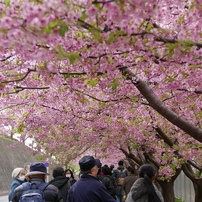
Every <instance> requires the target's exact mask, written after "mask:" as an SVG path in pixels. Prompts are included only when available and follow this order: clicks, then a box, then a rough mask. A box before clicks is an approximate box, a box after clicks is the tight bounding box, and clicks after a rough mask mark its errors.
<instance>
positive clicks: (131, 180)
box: [123, 174, 137, 196]
mask: <svg viewBox="0 0 202 202" xmlns="http://www.w3.org/2000/svg"><path fill="white" fill-rule="evenodd" d="M136 180H137V177H136V176H135V174H130V175H128V176H127V177H125V178H124V182H123V189H124V191H125V194H126V196H127V195H128V193H129V192H130V188H131V187H132V186H133V183H134V182H135V181H136Z"/></svg>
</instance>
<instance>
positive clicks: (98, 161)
mask: <svg viewBox="0 0 202 202" xmlns="http://www.w3.org/2000/svg"><path fill="white" fill-rule="evenodd" d="M95 162H96V165H97V167H98V168H101V167H102V163H101V162H100V159H95Z"/></svg>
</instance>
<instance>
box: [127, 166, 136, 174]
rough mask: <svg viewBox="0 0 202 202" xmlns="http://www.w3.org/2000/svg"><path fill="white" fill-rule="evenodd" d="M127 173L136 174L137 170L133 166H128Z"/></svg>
mask: <svg viewBox="0 0 202 202" xmlns="http://www.w3.org/2000/svg"><path fill="white" fill-rule="evenodd" d="M127 171H128V173H130V174H135V169H134V168H132V167H131V166H128V167H127Z"/></svg>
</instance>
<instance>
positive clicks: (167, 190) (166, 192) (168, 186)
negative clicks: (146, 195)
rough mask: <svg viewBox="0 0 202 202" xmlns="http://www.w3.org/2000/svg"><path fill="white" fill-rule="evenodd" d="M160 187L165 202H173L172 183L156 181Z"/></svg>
mask: <svg viewBox="0 0 202 202" xmlns="http://www.w3.org/2000/svg"><path fill="white" fill-rule="evenodd" d="M158 183H159V184H160V185H161V189H162V194H163V198H164V201H165V202H175V194H174V188H173V187H174V182H173V181H172V180H170V181H169V182H166V181H158Z"/></svg>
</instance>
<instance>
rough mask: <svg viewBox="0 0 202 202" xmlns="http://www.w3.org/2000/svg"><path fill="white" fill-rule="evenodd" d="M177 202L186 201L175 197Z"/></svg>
mask: <svg viewBox="0 0 202 202" xmlns="http://www.w3.org/2000/svg"><path fill="white" fill-rule="evenodd" d="M175 202H184V200H182V199H181V198H177V197H175Z"/></svg>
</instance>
